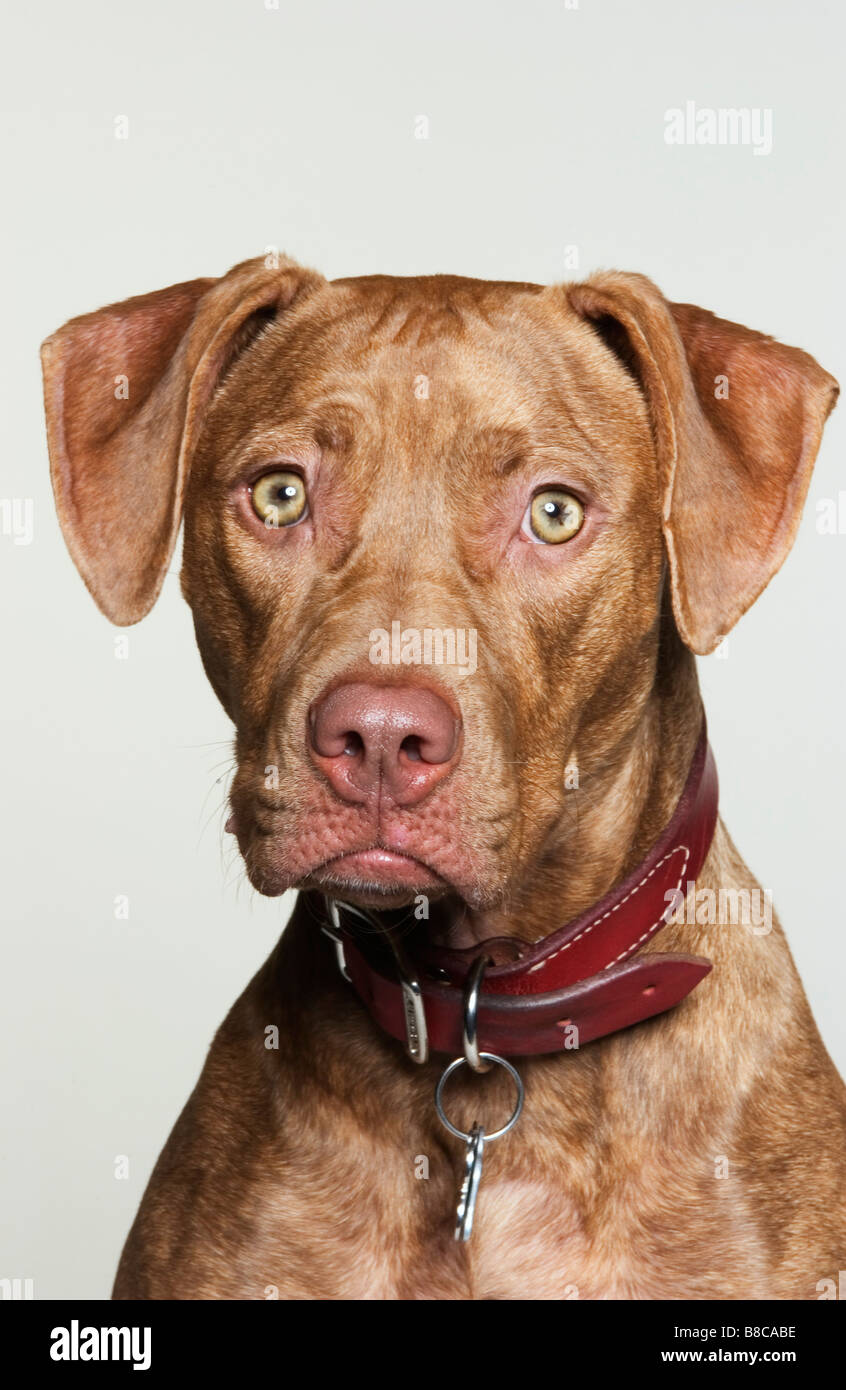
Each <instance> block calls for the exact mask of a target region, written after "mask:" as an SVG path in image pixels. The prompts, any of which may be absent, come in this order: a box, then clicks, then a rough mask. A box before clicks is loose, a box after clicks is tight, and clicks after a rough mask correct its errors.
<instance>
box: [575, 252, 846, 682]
mask: <svg viewBox="0 0 846 1390" xmlns="http://www.w3.org/2000/svg"><path fill="white" fill-rule="evenodd" d="M564 289H565V293H566V295H567V298H568V300H569V302H570V304H571V305H572V307H573V308H574V309H575V310H576V312H577V313H578V314H579V315H580V316H581V317H582V318H584V319H587V320H588V321H590V322H591V323H592V325H593V326H594V328H595V329H596V331H597V332H598V333H599V334H600V336H601V337H602V339H603V340H604V342H605V343H606V345H607V346H608V347H609V348H610V349H611V350H612V351H613V352H615V353H616V354H617V356H618V357H619V358H620V359H621V361H622V362H623V364H624V365H625V366H626V368H627V369H628V370H629V371H630V372H631V373H632V375H633V376H634V377H635V379H636V380H637V381H638V383H639V385H640V387H641V390H642V391H643V394H644V396H645V399H646V404H647V409H648V411H649V417H650V421H651V426H652V432H653V438H654V441H655V450H656V455H657V459H658V468H659V485H660V486H661V488H662V494H663V526H664V539H665V544H666V548H667V555H668V558H669V570H670V584H671V592H672V601H673V612H674V615H675V620H676V624H677V626H678V629H679V632H680V633H681V636H682V638H683V640H684V641H685V642H686V643H687V645H688V646H689V647H690V648H691V649H692V650H693V651H694V652H698V653H700V654H704V653H706V652H710V651H713V649H714V647H715V646H716V645H717V644H718V643H719V641H720V640H721V638H722V637H723V636H724V635H725V634H726V633H727V632H728V631H729V629H730V628H731V627H732V626H733V625H734V623H736V622H737V620H738V618H740V617H741V616H742V615H743V613H745V612H746V609H747V608H748V607H749V606H750V604H751V603H753V602H754V600H755V599H756V598H757V597H758V595H759V594H760V592H761V590H762V589H763V588H764V587H765V585H766V584H768V583H769V581H770V579H772V577H773V575H774V574H775V573H776V571H777V570H778V568H779V566H780V565H781V564H782V562H783V560H784V559H785V556H786V555H787V553H788V551H789V549H790V547H791V545H792V544H793V540H794V538H795V536H796V531H797V529H798V526H799V521H800V517H801V512H802V506H803V504H804V501H805V495H806V493H807V491H808V484H809V482H810V477H811V469H812V468H813V464H814V459H815V458H816V454H817V450H818V448H819V444H820V438H821V435H822V430H823V425H824V424H825V421H826V418H827V416H828V414H829V412H830V411H831V409H832V407H833V406H834V403H835V401H836V399H837V393H838V385H837V382H836V381H835V380H834V378H833V377H832V376H829V374H828V373H827V372H825V371H823V369H822V367H820V366H819V365H818V364H817V363H816V362H815V361H814V359H813V358H812V357H809V356H808V355H807V353H804V352H800V351H799V349H798V348H791V347H785V346H784V345H783V344H781V343H777V342H775V340H774V339H773V338H769V337H767V336H765V335H764V334H762V333H754V332H753V331H752V330H751V329H749V328H743V327H741V326H740V325H739V324H736V323H729V322H727V321H726V320H725V319H719V318H716V317H715V316H714V315H713V314H710V313H708V312H707V311H706V310H705V309H697V308H696V307H695V306H694V305H692V304H670V303H668V302H667V300H665V299H664V297H663V295H662V294H661V293H660V291H659V290H658V289H657V288H656V287H655V285H653V284H652V282H651V281H650V280H647V279H646V278H645V277H644V276H642V275H624V274H620V273H617V272H613V271H611V272H606V273H602V274H598V275H596V276H595V277H592V278H591V279H590V280H586V281H585V282H584V283H582V284H578V285H568V286H565V287H564Z"/></svg>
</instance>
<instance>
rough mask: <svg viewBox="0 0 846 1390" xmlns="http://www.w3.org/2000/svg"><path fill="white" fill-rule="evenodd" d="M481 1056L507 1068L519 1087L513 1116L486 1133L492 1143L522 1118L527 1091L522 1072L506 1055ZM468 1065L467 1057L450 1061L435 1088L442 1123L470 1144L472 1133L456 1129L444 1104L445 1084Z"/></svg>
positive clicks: (482, 1053) (481, 1053) (485, 1053)
mask: <svg viewBox="0 0 846 1390" xmlns="http://www.w3.org/2000/svg"><path fill="white" fill-rule="evenodd" d="M479 1056H480V1057H483V1058H484V1059H485V1061H486V1062H491V1063H495V1064H496V1065H497V1066H499V1067H505V1070H506V1071H507V1072H508V1075H509V1076H510V1077H511V1080H512V1081H513V1082H514V1085H515V1086H516V1087H517V1104H516V1105H515V1106H514V1110H513V1111H512V1114H511V1118H510V1119H509V1120H506V1122H505V1124H504V1125H503V1126H502V1128H501V1129H495V1130H494V1132H493V1134H486V1135H485V1143H486V1144H490V1143H491V1141H492V1140H494V1139H501V1138H502V1136H503V1134H507V1133H508V1131H509V1130H510V1129H513V1128H514V1126H515V1125H516V1123H517V1121H518V1120H519V1118H520V1112H521V1110H522V1109H523V1097H524V1096H525V1091H524V1088H523V1082H522V1080H521V1079H520V1073H519V1072H518V1071H517V1069H516V1067H512V1065H511V1063H510V1062H507V1061H506V1060H505V1058H504V1057H498V1056H497V1055H496V1053H495V1052H480V1053H479ZM467 1065H468V1063H467V1058H466V1057H456V1059H455V1061H454V1062H450V1064H449V1066H448V1067H447V1068H446V1070H445V1071H444V1073H443V1075H442V1076H441V1079H440V1081H439V1082H438V1084H437V1087H436V1088H435V1109H436V1110H437V1112H438V1118H439V1120H440V1121H441V1124H443V1125H445V1126H446V1128H447V1129H448V1130H449V1132H450V1134H454V1135H455V1137H456V1139H463V1140H464V1142H465V1143H467V1144H469V1143H470V1141H471V1140H472V1138H473V1136H472V1134H465V1132H464V1130H463V1129H456V1127H455V1125H454V1124H453V1123H452V1121H451V1120H448V1119H447V1117H446V1113H445V1111H444V1106H443V1094H444V1086H445V1085H446V1083H447V1082H448V1081H449V1078H450V1077H451V1076H452V1073H453V1072H454V1071H455V1070H456V1069H457V1068H458V1067H465V1066H467Z"/></svg>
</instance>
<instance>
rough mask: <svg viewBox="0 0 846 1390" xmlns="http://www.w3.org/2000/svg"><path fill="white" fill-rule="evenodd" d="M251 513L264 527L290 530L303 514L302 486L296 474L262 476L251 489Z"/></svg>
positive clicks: (304, 508)
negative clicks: (287, 527) (283, 527)
mask: <svg viewBox="0 0 846 1390" xmlns="http://www.w3.org/2000/svg"><path fill="white" fill-rule="evenodd" d="M251 494H252V501H253V511H254V512H255V514H256V516H257V517H259V518H260V519H261V520H262V521H263V522H264V524H265V526H293V525H294V524H295V523H296V522H298V521H302V519H303V517H304V516H305V513H306V501H307V499H306V490H305V483H304V482H303V480H302V478H301V477H300V475H299V473H265V474H264V476H263V477H261V478H259V479H257V481H256V482H254V483H253V486H252V488H251Z"/></svg>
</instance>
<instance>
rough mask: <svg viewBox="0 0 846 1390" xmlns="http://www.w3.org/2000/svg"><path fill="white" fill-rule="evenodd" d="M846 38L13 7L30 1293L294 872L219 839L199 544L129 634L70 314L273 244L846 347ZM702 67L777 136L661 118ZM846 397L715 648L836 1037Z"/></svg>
mask: <svg viewBox="0 0 846 1390" xmlns="http://www.w3.org/2000/svg"><path fill="white" fill-rule="evenodd" d="M843 41H844V32H843V12H842V8H839V7H838V6H837V5H835V4H833V3H832V4H824V3H820V0H817V2H816V3H811V4H809V3H807V2H806V3H803V4H802V5H798V4H796V3H793V0H790V2H789V3H788V0H780V2H779V3H773V0H754V2H753V3H750V2H749V0H746V3H740V4H738V3H737V0H733V2H732V0H708V3H704V0H703V3H698V4H692V3H679V0H660V2H657V3H644V4H633V3H631V0H580V4H579V8H578V9H575V10H572V9H568V8H567V6H566V4H565V3H564V0H521V2H520V3H513V0H499V2H498V3H491V0H471V3H457V2H456V0H453V3H449V0H427V3H425V4H420V5H412V4H402V3H398V0H378V2H377V3H372V2H371V3H368V4H362V3H354V2H353V3H350V0H344V2H343V3H342V2H341V0H338V2H337V3H327V2H326V0H318V2H317V3H315V0H309V2H308V3H307V0H302V3H300V4H291V3H288V0H279V9H278V10H274V9H269V8H266V7H265V4H264V0H238V2H236V0H202V2H201V0H167V3H164V2H163V0H145V3H144V4H137V3H136V4H124V3H116V0H100V2H98V0H77V3H75V4H74V5H66V4H64V3H55V2H53V3H44V2H43V0H42V3H39V4H37V5H32V6H28V7H24V6H23V5H19V6H18V8H17V14H16V16H15V18H14V19H13V20H11V21H9V23H8V24H7V34H6V42H5V44H4V45H3V46H4V48H5V50H6V53H5V64H6V71H5V74H4V76H3V81H2V92H3V97H4V100H5V105H6V107H7V108H8V109H7V110H6V111H5V112H4V115H3V143H4V150H3V165H2V167H3V183H4V192H5V194H6V195H7V196H6V211H5V214H4V221H3V237H4V241H5V246H4V252H3V256H2V258H0V275H1V276H2V310H3V329H4V332H3V335H2V336H3V347H2V351H3V362H2V372H0V383H2V392H3V397H4V408H3V412H2V430H3V441H2V461H3V481H2V489H0V492H2V495H3V496H8V497H23V498H32V499H33V500H34V508H35V531H34V540H33V543H32V544H31V545H29V546H17V545H15V544H14V543H13V541H12V539H11V538H10V537H8V536H0V563H1V564H2V569H3V575H2V594H3V605H4V612H3V634H4V640H3V649H4V656H5V674H4V678H3V708H4V710H5V714H6V718H7V723H6V725H5V730H4V736H3V742H2V777H3V783H4V790H5V792H6V795H5V797H4V822H3V834H2V841H3V846H4V849H5V851H6V855H7V861H6V869H5V872H4V874H3V891H2V912H3V917H4V943H3V978H2V992H3V999H2V1010H3V1014H2V1016H3V1034H4V1046H3V1060H4V1063H5V1066H4V1079H3V1088H4V1089H3V1097H2V1116H3V1129H4V1137H3V1141H2V1171H1V1172H0V1189H2V1213H0V1221H1V1222H2V1228H1V1230H0V1234H1V1235H2V1239H0V1277H15V1276H17V1277H21V1278H26V1277H30V1278H32V1279H34V1281H35V1296H36V1297H38V1298H50V1297H58V1296H71V1295H72V1296H83V1297H103V1296H105V1295H106V1294H107V1293H108V1291H109V1288H110V1282H111V1278H112V1275H113V1272H114V1268H115V1265H116V1261H117V1258H118V1253H119V1250H120V1247H121V1243H122V1241H123V1238H124V1235H125V1233H126V1231H127V1229H128V1227H129V1224H130V1221H131V1218H132V1215H133V1213H134V1211H135V1208H136V1205H137V1202H138V1200H139V1197H140V1195H141V1191H142V1189H143V1185H144V1183H145V1181H146V1178H147V1176H148V1173H149V1170H150V1168H151V1166H152V1163H153V1162H154V1159H155V1157H156V1154H157V1153H158V1151H159V1149H160V1147H161V1144H162V1143H163V1141H164V1139H165V1137H166V1135H167V1133H168V1131H169V1129H170V1127H171V1124H172V1122H173V1120H174V1119H175V1117H176V1115H177V1113H178V1111H179V1109H180V1107H181V1105H182V1104H183V1101H184V1100H185V1098H186V1096H187V1094H188V1092H189V1090H190V1088H191V1086H192V1085H193V1082H194V1079H195V1077H196V1074H197V1072H198V1069H199V1067H200V1065H201V1063H202V1060H203V1056H204V1053H205V1050H206V1047H207V1044H208V1042H209V1039H210V1037H211V1035H212V1033H213V1031H214V1029H215V1027H216V1025H217V1024H218V1022H219V1021H220V1020H221V1018H222V1017H223V1015H224V1013H225V1011H226V1010H227V1008H228V1007H229V1005H230V1004H231V1002H232V1001H233V1000H234V999H235V997H236V995H237V994H238V993H239V992H240V990H241V988H242V987H243V985H244V984H245V982H246V981H247V979H248V978H249V977H250V975H251V974H252V973H253V971H254V970H255V968H256V967H257V966H258V965H259V963H260V962H261V961H262V959H263V958H264V957H265V955H266V954H267V952H268V951H269V949H270V947H271V945H272V943H273V942H274V940H275V938H276V936H277V934H278V932H279V930H280V927H281V925H282V923H283V921H284V919H285V915H286V911H287V907H288V904H287V903H286V902H279V901H266V900H262V899H260V898H258V897H257V896H256V895H255V894H254V893H253V892H252V890H251V889H249V888H248V887H247V886H246V885H245V884H244V883H243V881H242V873H241V869H240V866H239V864H238V863H237V861H236V859H235V858H234V857H233V852H232V850H231V849H230V848H228V846H227V845H224V841H223V835H222V823H223V816H222V813H221V807H222V803H223V799H224V793H225V785H226V782H225V770H226V765H225V759H226V758H227V756H228V751H229V750H228V738H229V727H228V723H227V720H226V718H225V716H224V715H223V713H222V711H221V710H220V709H219V708H218V706H217V704H216V702H215V700H214V697H213V695H212V693H211V690H210V689H209V687H208V686H207V684H206V681H205V678H204V676H203V673H202V670H201V667H200V661H199V658H198V656H197V654H196V651H195V648H194V642H193V635H192V629H191V623H190V616H189V612H188V609H187V607H186V606H185V604H184V603H183V601H182V599H181V597H180V594H179V588H178V580H177V566H176V564H175V565H174V568H173V572H172V573H171V574H170V576H169V578H168V580H167V582H166V585H165V590H164V594H163V596H162V599H161V600H160V602H159V605H158V607H157V608H156V609H155V610H154V612H153V614H152V615H151V617H150V618H148V619H147V620H146V621H145V622H144V623H143V624H142V625H141V626H140V627H137V628H134V629H132V630H131V632H130V638H129V641H130V656H129V659H128V660H125V661H121V660H116V659H115V655H114V643H115V637H116V635H117V634H116V632H115V630H113V629H112V628H110V627H109V625H108V624H107V622H106V620H105V619H104V618H102V617H100V615H99V614H98V613H97V611H96V610H95V608H94V605H93V603H92V602H91V601H90V599H89V598H88V596H87V594H86V592H85V590H84V588H83V586H82V582H81V580H80V579H79V578H78V577H77V575H76V572H75V571H74V569H73V567H72V565H71V561H70V559H69V558H68V556H67V554H66V552H65V549H64V546H63V543H62V540H61V537H60V535H59V530H58V526H57V524H56V521H55V518H54V513H53V507H52V499H51V494H50V488H49V482H48V474H47V456H46V449H45V443H44V429H43V419H42V408H41V387H40V380H39V371H38V358H37V348H38V344H39V342H40V340H41V339H42V338H43V337H44V336H45V335H46V334H47V333H49V332H50V331H52V330H53V329H54V328H55V327H57V326H58V325H59V324H60V323H62V322H63V321H64V320H65V319H67V318H68V317H70V316H71V315H74V314H78V313H81V312H85V311H87V310H90V309H94V308H96V307H98V306H99V305H101V304H104V303H107V302H110V301H112V300H115V299H121V298H124V297H126V296H128V295H131V294H138V293H142V292H145V291H147V290H152V289H158V288H159V287H161V286H163V285H166V284H170V283H172V282H174V281H178V280H185V279H190V278H193V277H195V276H197V275H214V274H219V273H223V272H224V271H225V270H226V269H228V267H229V266H230V265H231V264H232V263H234V262H235V261H238V260H242V259H244V258H246V257H248V256H252V255H257V254H262V253H263V252H264V251H265V248H266V247H267V246H279V247H281V248H283V249H285V250H287V251H288V252H289V253H290V254H292V255H294V256H296V257H297V258H298V259H301V260H303V261H304V262H306V263H311V264H313V265H315V266H316V267H318V268H319V269H320V270H322V271H323V272H324V273H326V274H328V275H329V276H338V275H355V274H359V273H365V272H369V271H385V272H393V273H395V274H409V273H416V272H431V271H455V272H459V273H464V274H469V275H478V276H488V277H496V278H506V277H507V278H515V279H529V280H537V281H551V280H560V279H571V278H578V277H579V275H580V274H581V273H588V272H589V271H590V270H591V269H593V268H597V267H601V266H618V267H621V268H624V269H636V270H641V271H645V272H646V273H647V274H649V275H651V276H652V277H653V278H654V279H655V280H656V281H657V282H658V283H659V284H660V285H661V287H662V288H663V289H664V291H665V292H666V293H667V294H668V295H669V296H670V297H671V298H675V299H683V300H690V301H693V302H696V303H699V304H702V305H704V306H706V307H708V308H711V309H713V310H715V311H716V312H718V313H720V314H721V315H723V316H724V317H727V318H733V319H736V320H739V321H740V322H744V323H747V324H749V325H750V326H752V327H755V328H759V329H763V330H766V331H768V332H771V333H774V334H775V335H776V336H778V337H780V338H782V339H783V340H784V341H786V342H788V343H794V344H797V345H799V346H802V347H805V348H807V349H808V350H810V351H811V352H812V353H813V354H814V355H815V356H817V357H818V358H819V360H820V361H821V362H822V363H823V365H824V366H826V367H827V368H828V369H829V370H831V371H833V372H834V373H835V375H837V376H839V377H840V379H841V380H846V344H845V343H844V335H843V327H842V307H843V303H844V295H843V291H844V269H843V266H844V256H843V247H844V244H846V225H844V224H845V223H846V218H844V210H843V199H842V192H841V188H842V181H843V163H842V149H843V137H844V129H843V119H842V114H841V113H842V109H843V75H842V53H843ZM687 100H694V101H696V102H697V103H698V105H700V106H712V107H719V106H743V105H746V106H758V107H770V108H772V111H773V130H774V149H773V152H772V154H770V155H769V156H768V157H764V158H761V157H756V156H754V155H753V153H752V150H751V149H749V148H687V147H685V148H674V147H668V146H667V145H666V144H665V143H664V139H663V132H664V112H665V110H667V108H670V107H676V106H682V105H683V104H684V102H685V101H687ZM121 115H125V116H127V117H128V119H129V138H128V140H124V141H121V140H117V139H115V136H114V121H115V118H116V117H118V116H121ZM421 115H425V116H426V117H428V120H429V122H430V138H429V139H428V140H419V139H415V138H414V131H415V120H416V118H417V117H418V116H421ZM572 245H576V246H578V248H579V255H580V271H579V272H578V273H577V274H575V275H574V274H573V273H572V272H568V271H567V269H566V267H565V259H564V258H565V248H566V247H568V246H572ZM845 434H846V410H845V409H843V408H842V407H841V410H840V412H838V413H836V414H835V416H834V417H833V419H832V421H831V423H830V425H829V428H828V431H827V433H826V437H825V443H824V446H823V450H822V455H821V457H820V461H819V463H818V466H817V471H816V474H815V478H814V481H813V484H812V489H811V496H810V501H809V505H808V507H807V509H806V514H805V518H804V521H803V524H802V529H801V532H800V535H799V540H798V542H797V545H796V547H795V550H794V553H793V554H792V556H791V558H790V559H789V561H788V563H787V564H786V565H785V567H784V569H783V571H782V573H781V574H780V575H779V576H778V577H777V578H776V580H775V581H774V582H773V584H772V585H771V586H770V588H769V589H768V590H767V592H766V593H765V594H764V596H763V598H762V599H761V600H760V601H759V603H758V604H757V605H756V607H755V608H754V609H753V611H752V612H751V613H750V614H749V615H748V616H747V617H746V618H745V619H744V620H743V622H742V623H741V625H740V627H739V628H737V629H736V630H735V631H734V633H733V634H732V636H731V638H730V645H729V653H728V657H727V659H725V660H720V659H716V658H713V657H712V658H708V659H707V660H705V661H703V662H702V663H701V668H702V678H703V684H704V689H705V695H706V703H707V709H708V714H709V718H710V725H711V733H712V739H713V743H714V746H715V749H716V753H717V761H718V765H719V769H720V775H721V780H722V794H723V812H724V815H725V818H726V821H727V823H728V826H729V828H730V830H731V832H732V834H733V836H734V837H735V839H736V841H737V843H738V845H739V846H740V848H741V850H742V852H743V854H744V855H745V857H746V858H747V861H748V862H749V864H750V865H751V867H752V868H753V870H754V871H755V872H756V873H757V874H758V876H759V878H760V880H761V882H762V883H763V884H764V885H765V886H767V887H772V888H773V890H774V892H775V901H776V906H777V909H778V910H779V912H780V914H781V916H782V919H783V921H784V923H785V925H786V927H787V931H788V934H789V938H790V941H791V945H792V947H793V950H794V953H795V955H796V958H797V961H798V964H799V967H800V970H801V973H802V975H803V978H804V981H805V984H806V987H807V990H808V994H809V997H810V999H811V1002H812V1005H813V1007H814V1009H815V1012H816V1016H817V1019H818V1021H819V1024H820V1027H821V1030H822V1033H823V1036H824V1037H825V1040H826V1042H827V1044H828V1046H829V1049H830V1051H831V1052H832V1054H833V1056H834V1057H835V1059H836V1060H837V1061H838V1063H839V1065H840V1067H841V1069H846V1023H844V1011H843V998H844V986H846V968H845V967H844V933H843V910H842V905H841V898H842V893H843V882H842V879H843V874H842V861H843V855H844V849H843V814H842V799H843V787H844V780H846V731H844V720H843V693H842V687H843V675H844V662H846V638H844V632H843V621H842V613H843V574H844V565H846V535H834V536H826V535H819V534H818V532H817V529H816V526H815V511H816V503H817V502H818V501H819V499H821V498H824V497H836V495H837V492H838V489H839V488H841V487H844V486H846V481H845V480H844V474H843V467H842V460H843V456H844V435H845ZM119 894H128V895H129V898H130V918H129V920H128V921H116V920H115V918H114V907H113V904H114V899H115V898H116V896H117V895H119ZM117 1155H127V1156H128V1157H129V1162H130V1177H129V1179H128V1180H126V1181H121V1180H117V1179H116V1178H115V1176H114V1170H115V1160H116V1156H117Z"/></svg>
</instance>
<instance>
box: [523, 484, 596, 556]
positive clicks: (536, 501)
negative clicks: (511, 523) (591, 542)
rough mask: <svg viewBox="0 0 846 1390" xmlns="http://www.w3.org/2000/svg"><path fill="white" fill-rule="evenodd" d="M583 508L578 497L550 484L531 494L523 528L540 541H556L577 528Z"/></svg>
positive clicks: (560, 540) (579, 526)
mask: <svg viewBox="0 0 846 1390" xmlns="http://www.w3.org/2000/svg"><path fill="white" fill-rule="evenodd" d="M584 520H585V509H584V507H583V506H582V504H581V502H580V501H579V499H578V497H574V496H573V494H572V493H571V492H565V491H564V489H563V488H560V487H551V488H547V489H546V490H545V491H544V492H538V493H536V494H535V496H534V497H533V498H532V500H531V502H530V504H529V509H528V511H527V512H526V518H525V521H524V522H523V530H524V531H525V532H526V534H527V535H529V536H531V537H532V539H534V540H537V541H542V542H543V544H544V545H560V544H561V542H562V541H569V540H571V539H572V537H573V536H575V534H576V532H577V531H581V529H582V526H583V525H584Z"/></svg>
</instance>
